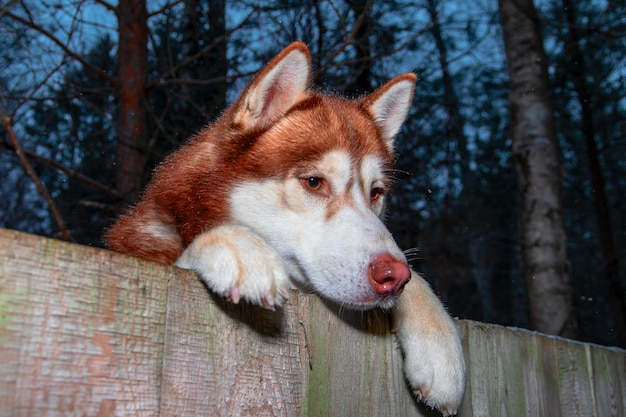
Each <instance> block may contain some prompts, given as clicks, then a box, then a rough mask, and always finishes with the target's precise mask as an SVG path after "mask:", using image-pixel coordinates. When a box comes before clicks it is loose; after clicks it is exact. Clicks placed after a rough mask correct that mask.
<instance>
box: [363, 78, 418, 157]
mask: <svg viewBox="0 0 626 417" xmlns="http://www.w3.org/2000/svg"><path fill="white" fill-rule="evenodd" d="M416 81H417V77H416V76H415V74H411V73H408V74H403V75H399V76H397V77H396V78H394V79H393V80H391V81H389V82H388V83H387V84H385V85H383V86H382V87H380V88H378V89H377V90H376V91H374V92H373V93H372V94H371V95H369V96H368V97H366V98H365V99H364V100H365V106H366V108H367V110H368V111H369V112H370V114H371V115H372V116H374V119H375V120H376V124H378V126H379V127H380V129H381V132H382V135H383V139H384V140H385V142H386V143H387V146H388V147H389V148H390V149H392V148H393V138H394V136H396V134H397V133H398V132H399V131H400V128H401V127H402V123H404V119H406V115H407V113H408V112H409V107H411V101H412V100H413V91H414V90H415V82H416Z"/></svg>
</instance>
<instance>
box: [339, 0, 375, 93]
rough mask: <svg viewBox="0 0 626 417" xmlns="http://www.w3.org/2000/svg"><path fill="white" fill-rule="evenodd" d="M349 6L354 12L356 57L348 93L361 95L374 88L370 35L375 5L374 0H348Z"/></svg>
mask: <svg viewBox="0 0 626 417" xmlns="http://www.w3.org/2000/svg"><path fill="white" fill-rule="evenodd" d="M347 3H348V6H349V7H350V8H351V9H352V12H353V13H354V28H353V30H352V32H353V36H354V41H353V43H354V48H355V50H356V57H355V60H354V65H353V71H354V80H353V82H352V83H351V84H350V85H349V86H348V88H347V90H346V93H348V94H349V95H360V94H363V93H368V92H370V91H371V90H372V48H371V46H370V35H371V34H372V17H371V14H370V12H371V9H372V6H373V5H374V2H373V1H372V0H348V2H347Z"/></svg>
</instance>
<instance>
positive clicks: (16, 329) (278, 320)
mask: <svg viewBox="0 0 626 417" xmlns="http://www.w3.org/2000/svg"><path fill="white" fill-rule="evenodd" d="M459 329H460V331H461V334H462V336H463V345H464V350H465V354H466V358H467V360H468V380H467V382H468V387H467V391H466V394H465V399H464V402H463V405H462V407H461V410H459V416H462V417H463V416H521V415H527V416H568V417H572V416H574V417H576V416H580V417H587V416H592V415H596V416H625V415H626V404H625V400H624V399H625V398H626V382H625V381H626V352H625V351H624V350H620V349H615V348H605V347H601V346H595V345H590V344H584V343H578V342H572V341H568V340H565V339H560V338H555V337H547V336H544V335H540V334H537V333H533V332H528V331H525V330H519V329H510V328H505V327H501V326H494V325H488V324H484V323H476V322H471V321H460V322H459ZM144 415H145V416H156V415H161V416H168V417H170V416H172V417H173V416H306V417H308V416H342V417H343V416H348V417H349V416H356V417H362V416H372V417H373V416H376V417H391V416H394V417H395V416H405V417H409V416H410V417H415V416H434V415H438V414H437V413H435V412H433V411H432V410H430V409H428V408H427V407H424V406H421V405H416V403H415V401H414V400H413V398H412V397H411V395H410V393H409V390H408V389H407V387H406V384H405V382H404V379H403V375H402V357H401V354H400V352H399V349H398V346H397V345H396V341H395V339H394V338H393V337H392V336H391V335H390V334H389V318H388V316H387V315H386V314H385V313H383V312H380V311H370V312H351V311H348V310H342V309H339V308H337V307H334V306H330V305H326V304H325V303H324V302H322V301H320V300H319V299H318V298H317V297H313V296H306V295H299V294H297V293H293V294H292V295H291V297H290V299H289V300H288V302H287V303H286V305H285V306H284V308H282V309H279V310H277V311H268V310H263V309H260V308H256V307H253V306H250V305H246V304H241V305H234V304H231V303H228V302H226V301H224V300H221V299H219V298H217V297H214V296H212V295H211V294H210V292H209V291H207V289H206V288H205V287H204V286H203V285H202V283H201V282H200V281H199V280H198V279H197V278H196V276H195V275H194V274H193V273H191V272H189V271H183V270H179V269H177V268H173V267H165V266H162V265H157V264H152V263H149V262H144V261H141V260H137V259H133V258H129V257H126V256H122V255H119V254H115V253H112V252H108V251H104V250H100V249H94V248H88V247H84V246H79V245H74V244H68V243H65V242H60V241H55V240H51V239H45V238H41V237H37V236H32V235H27V234H23V233H19V232H14V231H8V230H2V229H0V417H4V416H7V417H8V416H12V417H13V416H18V417H21V416H24V417H27V416H28V417H30V416H144Z"/></svg>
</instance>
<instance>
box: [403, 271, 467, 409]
mask: <svg viewBox="0 0 626 417" xmlns="http://www.w3.org/2000/svg"><path fill="white" fill-rule="evenodd" d="M394 320H395V325H396V329H395V330H396V331H397V335H398V339H399V341H400V344H401V346H402V350H403V352H404V372H405V376H406V378H407V381H408V382H409V385H410V386H411V388H412V389H413V392H414V393H415V395H416V396H417V397H418V398H419V399H420V400H422V401H424V402H425V403H426V404H428V405H429V406H431V407H433V408H437V409H439V410H440V411H441V412H442V413H443V414H444V415H453V414H456V412H457V410H458V408H459V406H460V405H461V400H462V399H463V393H464V391H465V358H464V356H463V347H462V345H461V338H460V337H459V334H458V331H457V328H456V326H455V324H454V322H453V321H452V319H451V318H450V316H449V315H448V313H447V312H446V311H445V309H444V308H443V306H442V305H441V303H440V301H439V299H438V298H437V297H436V296H435V294H433V292H432V290H431V289H430V287H429V286H428V284H427V283H426V282H425V281H424V280H423V279H422V277H420V276H419V275H418V274H416V273H415V272H412V279H411V281H410V282H409V283H408V284H407V285H406V287H405V289H404V294H402V295H401V296H400V299H399V300H398V304H397V306H396V308H395V309H394Z"/></svg>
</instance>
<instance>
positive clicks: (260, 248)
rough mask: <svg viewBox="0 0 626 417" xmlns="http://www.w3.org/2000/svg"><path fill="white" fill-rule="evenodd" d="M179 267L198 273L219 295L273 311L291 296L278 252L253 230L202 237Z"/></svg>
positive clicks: (231, 228) (223, 230) (230, 228)
mask: <svg viewBox="0 0 626 417" xmlns="http://www.w3.org/2000/svg"><path fill="white" fill-rule="evenodd" d="M175 265H176V266H178V267H180V268H185V269H191V270H193V271H195V272H196V273H197V274H198V275H199V276H200V278H201V279H202V280H203V281H204V282H205V283H206V284H207V286H208V287H209V288H210V289H211V290H212V291H214V292H215V293H217V294H219V295H221V296H223V297H227V298H230V299H231V300H232V301H233V302H234V303H238V302H239V300H241V299H244V300H246V301H248V302H250V303H253V304H257V305H260V306H263V307H265V308H270V309H273V308H274V307H275V306H280V305H282V302H283V301H284V299H285V298H287V296H288V295H289V288H290V284H289V278H288V276H287V272H286V271H285V267H284V265H283V261H282V259H281V258H280V256H279V255H278V253H277V252H276V251H275V250H274V249H273V248H272V247H271V246H270V245H269V244H268V243H267V242H265V240H263V239H262V238H261V237H260V236H258V235H257V234H256V233H254V232H253V231H252V230H250V229H248V228H247V227H244V226H237V225H224V226H219V227H216V228H213V229H211V230H209V231H207V232H205V233H203V234H201V235H199V236H197V237H196V239H195V240H194V241H193V242H192V243H191V244H190V245H189V246H188V247H187V248H186V249H185V251H184V252H183V253H182V254H181V256H180V257H179V258H178V260H177V261H176V263H175Z"/></svg>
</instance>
